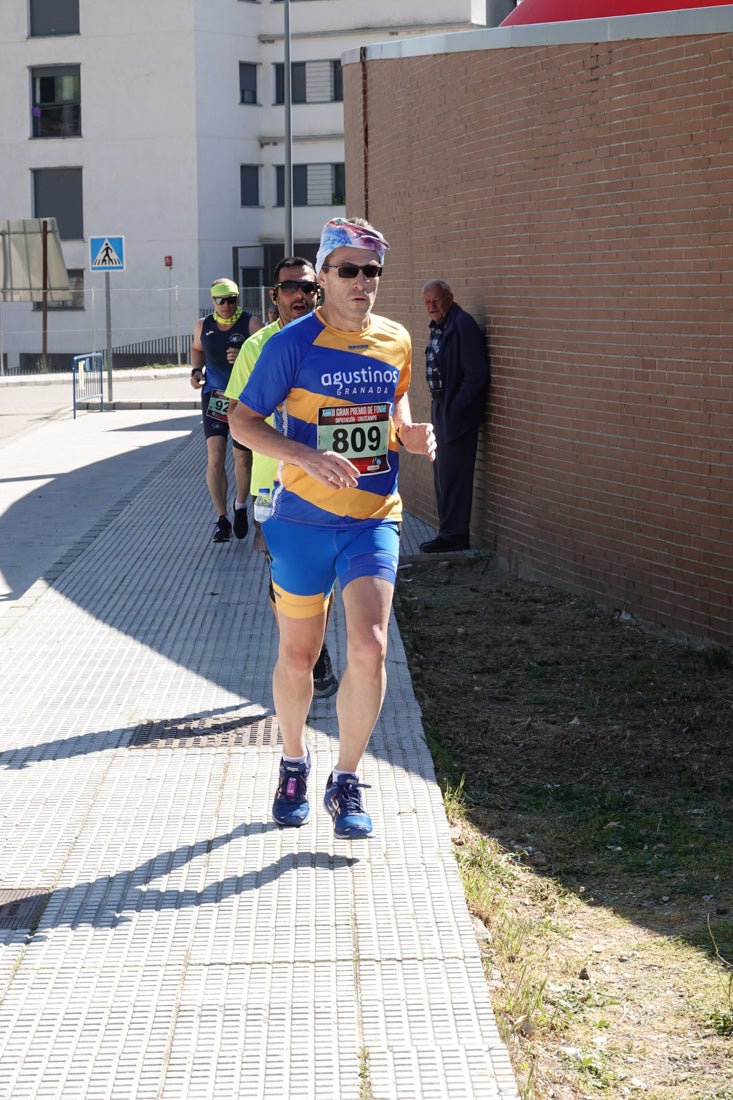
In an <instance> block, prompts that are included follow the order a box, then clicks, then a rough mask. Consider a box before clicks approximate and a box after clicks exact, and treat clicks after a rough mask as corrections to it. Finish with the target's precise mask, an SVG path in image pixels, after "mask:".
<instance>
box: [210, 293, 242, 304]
mask: <svg viewBox="0 0 733 1100" xmlns="http://www.w3.org/2000/svg"><path fill="white" fill-rule="evenodd" d="M238 301H239V298H238V297H237V295H236V294H231V295H230V296H229V297H228V298H214V302H215V303H216V305H218V306H223V305H226V303H227V302H238Z"/></svg>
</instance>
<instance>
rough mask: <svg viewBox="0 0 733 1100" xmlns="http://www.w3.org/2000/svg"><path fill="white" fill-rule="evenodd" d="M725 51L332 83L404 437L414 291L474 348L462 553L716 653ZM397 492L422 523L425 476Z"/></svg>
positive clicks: (447, 64)
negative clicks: (380, 256)
mask: <svg viewBox="0 0 733 1100" xmlns="http://www.w3.org/2000/svg"><path fill="white" fill-rule="evenodd" d="M732 54H733V34H713V35H705V36H703V35H699V36H693V37H684V38H654V39H637V40H632V41H620V42H604V43H601V44H597V43H582V44H577V43H575V44H572V45H547V46H528V47H522V48H509V49H494V50H486V51H476V52H465V53H454V54H441V55H436V56H425V57H406V58H400V59H379V60H373V61H368V62H366V64H364V65H361V64H350V65H347V66H346V68H345V100H346V102H345V110H346V126H345V130H346V135H347V137H346V161H347V208H348V211H349V213H351V214H352V215H356V214H359V213H362V214H364V213H365V214H366V216H367V217H369V218H370V220H371V221H372V222H374V224H375V225H377V226H378V227H379V228H380V229H381V230H382V231H383V232H384V233H385V235H386V236H387V238H388V240H389V241H390V243H391V245H392V249H391V251H390V253H389V255H388V259H387V266H386V271H385V276H384V278H383V279H382V286H381V287H380V292H379V299H378V304H377V311H378V312H380V313H384V314H387V315H388V316H392V317H395V318H396V319H398V320H401V321H402V322H403V323H404V324H406V325H407V327H408V328H409V329H410V331H411V332H412V335H413V340H414V345H415V374H414V381H413V387H412V391H411V400H412V405H413V415H414V416H415V418H418V417H420V418H425V417H426V416H427V411H428V408H429V403H428V400H427V392H426V387H425V382H424V373H423V362H424V356H423V348H424V345H425V339H426V333H427V316H426V315H425V313H424V310H423V307H422V302H421V296H420V289H421V287H422V284H423V283H424V282H425V280H426V279H427V278H428V277H431V276H438V277H442V278H445V279H447V280H448V281H449V282H450V284H451V286H452V288H453V291H454V294H455V297H456V300H457V301H458V302H459V304H460V305H462V306H463V307H464V308H465V309H468V310H469V311H470V312H471V313H472V314H473V315H474V316H475V317H476V319H477V320H478V322H479V324H480V325H482V326H484V327H485V330H486V333H487V342H488V346H489V349H490V354H491V361H492V385H491V392H490V395H489V399H488V402H487V415H486V424H485V428H484V430H483V437H482V444H481V448H480V455H479V462H478V468H477V476H476V481H475V498H474V516H473V525H472V526H473V533H472V537H473V540H474V543H475V544H477V545H480V546H483V547H486V548H488V549H490V550H494V551H495V552H496V554H497V555H498V558H499V560H500V561H501V562H502V563H503V564H504V565H506V566H507V567H508V568H509V569H511V570H512V571H513V572H516V573H518V574H520V575H522V576H525V577H531V578H535V579H541V580H545V581H548V582H550V583H553V584H558V585H560V586H563V587H565V588H567V589H569V590H571V591H577V592H579V593H585V594H588V595H590V596H592V597H594V598H596V599H599V600H600V601H601V602H603V603H605V604H607V605H608V606H610V607H618V608H623V609H626V610H628V611H630V612H631V613H632V614H634V615H636V616H638V617H640V618H642V619H645V620H649V621H651V622H654V623H657V624H660V625H664V626H667V627H670V628H673V629H677V630H681V631H683V632H685V633H688V634H692V635H698V636H700V637H706V638H709V639H712V640H716V641H718V642H722V643H724V644H728V645H729V644H731V642H733V612H732V598H733V552H732V542H733V538H732V536H733V530H732V525H733V520H732V517H733V508H732V507H731V505H732V504H733V499H732V497H733V478H732V476H731V475H732V472H733V471H732V469H731V457H732V452H733V443H732V440H733V404H732V401H731V398H732V397H733V393H732V385H731V337H732V336H733V317H732V313H731V284H732V282H733V250H732V248H731V229H732V226H733V195H732V182H731V181H732V180H733V107H732V103H733V99H732V92H733V88H732V84H733V60H732ZM364 120H366V123H367V131H366V132H367V135H368V152H367V154H365V144H364V127H363V123H364ZM403 471H404V473H403V474H402V477H401V484H402V490H403V495H404V497H405V500H406V503H407V505H408V507H409V508H410V510H411V511H413V512H414V513H416V514H417V515H419V516H420V517H422V518H423V519H426V520H428V521H434V519H435V511H434V498H433V492H432V481H431V473H430V470H429V468H428V465H427V463H425V462H424V460H422V461H421V460H418V459H416V458H412V457H408V458H407V459H406V460H405V461H404V464H403Z"/></svg>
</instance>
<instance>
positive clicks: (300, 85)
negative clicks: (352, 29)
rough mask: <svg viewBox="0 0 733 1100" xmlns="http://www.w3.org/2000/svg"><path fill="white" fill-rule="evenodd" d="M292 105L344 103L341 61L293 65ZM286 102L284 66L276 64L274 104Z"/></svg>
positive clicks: (308, 62)
mask: <svg viewBox="0 0 733 1100" xmlns="http://www.w3.org/2000/svg"><path fill="white" fill-rule="evenodd" d="M290 95H291V99H292V102H293V103H342V102H343V98H344V84H343V76H342V73H341V62H340V61H293V62H291V65H290ZM284 102H285V66H284V65H283V63H282V62H281V61H278V62H276V63H275V103H284Z"/></svg>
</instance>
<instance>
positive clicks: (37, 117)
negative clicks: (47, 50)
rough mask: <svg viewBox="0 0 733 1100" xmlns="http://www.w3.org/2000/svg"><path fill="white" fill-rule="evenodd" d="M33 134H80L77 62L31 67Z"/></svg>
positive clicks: (40, 135) (67, 135)
mask: <svg viewBox="0 0 733 1100" xmlns="http://www.w3.org/2000/svg"><path fill="white" fill-rule="evenodd" d="M31 81H32V85H33V128H32V132H33V137H34V138H38V137H79V136H80V135H81V81H80V77H79V66H78V65H65V66H60V65H59V66H54V67H53V68H44V69H31Z"/></svg>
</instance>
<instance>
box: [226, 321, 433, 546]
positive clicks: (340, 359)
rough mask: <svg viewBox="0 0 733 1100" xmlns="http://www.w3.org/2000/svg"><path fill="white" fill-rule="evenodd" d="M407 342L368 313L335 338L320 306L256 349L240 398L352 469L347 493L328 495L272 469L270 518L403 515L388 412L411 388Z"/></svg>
mask: <svg viewBox="0 0 733 1100" xmlns="http://www.w3.org/2000/svg"><path fill="white" fill-rule="evenodd" d="M410 367H411V345H410V336H409V334H408V332H407V330H406V329H405V328H404V327H403V326H402V325H400V324H398V323H397V322H396V321H390V320H388V319H387V318H385V317H377V316H375V315H374V314H372V316H371V320H370V322H369V325H368V327H367V328H366V329H364V331H363V332H342V331H341V330H339V329H335V328H331V326H330V325H328V324H326V322H325V321H324V319H323V317H322V315H321V313H320V310H316V311H315V312H314V313H310V314H308V316H307V317H301V318H300V319H299V320H298V321H291V323H290V324H289V325H286V326H285V328H283V329H281V331H280V332H278V333H275V335H274V336H272V337H271V339H269V340H268V341H267V343H266V344H265V346H264V347H263V349H262V352H261V354H260V357H259V359H258V360H257V363H256V364H255V368H254V370H253V371H252V374H251V376H250V379H249V381H248V382H247V384H246V386H245V387H244V389H243V390H242V392H241V394H240V395H239V400H240V401H241V402H242V403H243V404H245V405H247V406H248V407H249V408H250V409H252V410H253V411H254V412H256V413H259V414H260V415H261V416H269V415H270V413H272V412H273V410H274V412H275V427H276V428H277V430H278V431H279V432H280V433H281V434H282V435H285V436H287V437H288V438H289V439H296V440H298V441H299V442H301V443H306V444H307V445H308V446H309V447H313V448H315V449H317V450H319V451H335V452H336V453H337V454H342V455H344V457H346V458H348V459H349V460H350V461H351V462H353V463H354V465H355V466H357V467H358V469H359V471H360V476H359V483H358V485H357V486H356V487H355V488H353V489H329V488H328V487H327V486H325V485H322V484H321V483H320V482H319V481H316V480H315V478H312V477H310V476H309V475H308V474H307V473H306V472H305V470H303V469H302V468H301V467H300V466H295V465H293V464H292V463H280V467H279V477H278V480H279V482H280V485H279V487H278V489H277V491H276V493H275V498H274V509H273V511H274V515H275V516H278V517H280V518H282V519H288V520H292V521H293V522H296V523H312V524H318V525H326V526H340V527H348V526H350V525H351V524H352V523H357V522H362V521H363V520H369V519H371V520H384V519H389V520H397V521H399V520H400V519H401V518H402V503H401V501H400V498H399V494H398V491H397V474H398V469H399V458H398V446H397V439H396V436H395V433H394V427H393V425H392V419H391V418H392V409H393V407H394V402H395V400H396V399H397V398H399V397H401V396H402V395H403V394H405V393H406V392H407V390H408V387H409V385H410Z"/></svg>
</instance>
